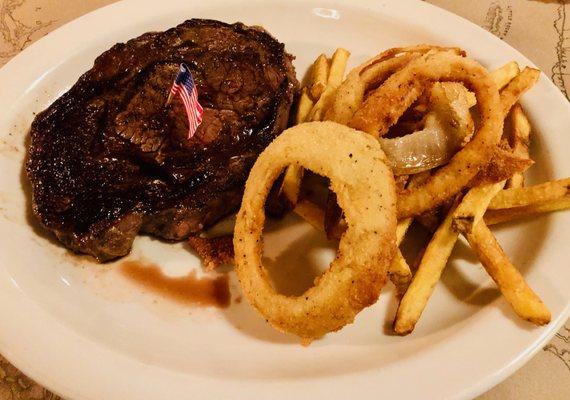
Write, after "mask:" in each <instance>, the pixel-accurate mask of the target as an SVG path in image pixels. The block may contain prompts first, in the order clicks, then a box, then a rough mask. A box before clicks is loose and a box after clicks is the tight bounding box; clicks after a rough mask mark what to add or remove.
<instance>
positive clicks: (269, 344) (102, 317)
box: [0, 0, 570, 400]
mask: <svg viewBox="0 0 570 400" xmlns="http://www.w3.org/2000/svg"><path fill="white" fill-rule="evenodd" d="M192 17H208V18H215V19H220V20H224V21H228V22H233V21H243V22H245V23H248V24H260V25H263V26H264V27H266V28H267V29H268V30H269V31H270V32H272V33H273V34H274V35H275V36H276V37H277V38H278V39H279V40H281V41H283V42H285V43H286V46H287V50H288V51H290V52H291V53H292V54H294V55H296V57H297V59H296V61H295V65H296V68H297V71H298V74H299V75H300V76H302V75H303V74H304V72H305V71H306V69H307V67H308V65H309V63H310V61H311V60H313V59H314V57H315V56H316V55H318V54H319V53H321V52H327V53H330V52H331V51H332V50H333V49H335V48H336V47H338V46H343V47H346V48H348V49H350V50H351V51H352V53H353V57H352V58H351V64H352V65H354V64H356V63H360V62H361V61H363V60H364V59H366V58H367V57H369V56H371V55H373V54H375V53H377V52H378V51H379V50H381V49H384V48H387V47H390V46H396V45H404V44H415V43H424V42H429V43H436V44H442V45H454V46H461V47H463V48H465V49H467V50H468V52H469V53H470V54H471V55H472V56H474V57H475V58H477V59H479V60H481V62H483V63H484V64H485V65H487V66H488V67H490V68H495V67H498V66H500V65H502V64H503V63H504V62H506V61H508V60H511V59H515V60H517V61H519V62H520V63H521V64H523V65H529V64H530V62H529V60H527V59H526V58H524V57H523V56H522V55H521V54H519V53H518V52H517V51H515V50H513V49H512V48H510V47H509V46H507V45H506V44H505V43H503V42H501V41H500V40H498V39H497V38H495V37H493V36H492V35H490V34H488V33H487V32H485V31H483V30H481V29H479V28H478V27H476V26H474V25H472V24H470V23H469V22H466V21H465V20H463V19H461V18H459V17H456V16H454V15H451V14H448V13H447V12H444V11H442V10H439V9H437V8H435V7H433V6H430V5H428V4H425V3H422V2H419V1H417V2H416V1H393V2H392V1H379V0H369V1H360V2H358V4H356V2H351V3H349V2H342V3H341V2H308V1H284V2H270V3H269V2H248V3H244V2H243V1H228V0H225V1H222V0H218V1H211V0H209V1H206V0H203V1H193V2H190V1H188V0H175V1H168V2H165V1H160V2H157V1H154V0H144V1H143V0H127V1H123V2H120V3H117V4H114V5H112V6H109V7H106V8H103V9H101V10H98V11H96V12H94V13H91V14H89V15H86V16H84V17H82V18H80V19H78V20H76V21H74V22H72V23H70V24H68V25H66V26H64V27H63V28H60V29H59V30H57V31H55V32H53V33H51V34H50V35H49V36H48V37H46V38H45V39H42V40H40V41H39V42H38V43H36V44H34V45H32V46H31V47H29V48H28V49H27V50H25V51H24V52H22V53H21V54H20V55H19V56H18V57H16V58H15V59H14V60H12V61H11V62H10V63H9V64H8V65H6V66H5V67H4V68H3V69H2V70H1V71H0V87H2V96H1V97H0V109H2V110H3V112H2V115H1V116H0V138H1V142H0V145H1V152H0V170H1V171H2V176H1V178H0V180H1V186H0V201H1V202H2V204H1V206H2V208H1V209H0V215H1V216H0V218H1V220H0V235H1V240H0V254H2V257H1V261H0V321H2V324H1V326H0V352H1V353H2V354H4V355H5V356H6V357H7V358H8V359H9V360H10V361H11V362H13V363H14V364H15V365H16V366H17V367H19V368H20V369H22V370H23V371H24V372H26V373H27V374H29V375H30V376H31V377H32V378H34V379H36V380H37V381H39V382H40V383H42V384H44V385H46V386H47V387H48V388H50V389H52V390H54V391H56V392H58V393H61V394H63V395H65V396H66V397H68V398H73V399H97V400H99V399H160V398H165V399H172V398H187V399H190V398H212V399H213V398H216V399H217V398H236V397H238V398H245V397H246V396H248V397H249V396H255V397H256V398H273V399H283V398H292V397H295V398H309V397H311V398H324V396H325V395H326V396H327V398H331V399H336V398H346V397H348V396H349V395H350V394H358V396H359V398H377V397H379V396H380V397H382V396H386V395H388V397H395V396H396V394H397V395H398V397H399V398H402V399H407V398H469V397H472V396H475V395H477V394H479V393H481V392H483V391H485V390H486V389H489V388H490V387H491V386H493V385H494V384H496V383H498V382H499V381H500V380H502V379H504V378H505V377H506V376H508V375H509V374H511V373H512V372H513V371H515V370H516V369H517V368H518V367H520V366H521V365H522V364H523V363H524V362H525V361H527V360H528V359H529V358H530V357H531V356H532V355H533V354H534V353H535V352H536V351H538V350H539V349H540V348H541V346H542V345H543V344H544V343H545V342H546V341H547V340H548V339H549V338H550V337H551V336H552V335H553V334H554V332H555V331H556V330H557V329H558V328H559V326H560V325H561V323H562V322H563V321H564V320H565V319H566V318H567V317H568V313H569V311H570V308H569V297H570V294H569V293H570V290H569V283H570V268H568V257H567V255H566V254H567V250H568V248H567V243H568V240H567V237H568V236H567V235H568V229H567V227H568V226H569V225H570V213H565V214H564V213H561V214H557V215H549V216H545V217H541V218H538V219H536V220H534V221H526V222H521V223H517V224H513V225H510V226H507V227H502V228H500V229H498V230H497V233H498V236H499V240H500V241H501V243H503V244H504V247H505V250H506V251H507V253H508V254H510V255H511V256H512V258H513V260H514V262H515V264H516V265H518V266H520V268H521V269H522V271H523V272H524V274H525V276H526V278H527V279H528V281H529V283H530V284H531V286H532V287H533V288H534V289H536V291H537V292H538V293H540V295H541V296H542V297H543V299H544V300H545V302H546V303H547V304H548V305H549V307H550V308H551V310H552V313H553V321H552V323H551V324H550V325H548V326H547V327H544V328H535V327H533V326H531V325H529V324H526V323H524V322H520V321H519V320H517V319H516V318H515V317H514V314H513V312H512V310H511V309H510V307H509V306H508V304H507V303H506V302H505V300H504V299H503V298H501V297H500V296H499V295H498V292H497V291H496V289H495V288H494V285H493V283H492V282H491V281H490V279H489V278H488V276H486V275H485V274H484V273H483V272H482V269H481V267H479V266H477V265H478V264H477V263H476V262H475V261H474V259H473V257H472V256H471V255H470V252H469V251H468V250H466V246H464V245H460V246H458V251H457V252H456V253H455V257H454V261H453V262H451V264H450V265H449V266H448V267H447V271H446V273H445V276H444V278H443V282H442V283H440V284H439V285H438V287H437V289H436V291H435V294H434V296H433V298H432V300H431V301H430V303H429V305H428V307H427V309H426V311H425V313H424V315H423V316H422V319H421V321H420V323H419V324H418V327H417V329H416V331H415V332H414V333H413V334H412V335H410V336H408V337H405V338H400V337H395V336H390V335H387V334H386V333H385V332H384V329H385V328H384V326H386V325H387V324H389V322H390V320H391V318H392V314H393V312H394V307H395V303H394V300H393V296H392V292H391V288H389V287H388V288H387V289H386V290H385V292H384V293H383V295H382V296H381V299H380V301H379V302H378V303H377V304H376V305H375V306H373V307H371V308H369V309H367V310H366V311H364V312H363V313H362V314H361V315H359V317H358V318H357V320H356V322H355V324H353V325H351V326H349V327H347V328H346V329H344V330H342V331H341V332H340V333H336V334H331V335H328V336H327V337H326V338H325V339H324V340H321V341H317V342H315V343H313V345H311V346H310V347H308V348H307V347H302V346H300V345H299V344H298V343H297V342H296V340H294V339H293V338H291V337H288V336H286V335H282V334H280V333H277V332H275V331H274V330H273V329H271V328H270V327H268V326H267V325H266V324H265V322H264V321H263V320H262V318H260V317H259V316H258V315H257V314H256V313H255V312H253V311H252V310H251V308H250V307H249V306H248V305H247V304H246V302H242V303H241V304H235V303H234V304H233V305H232V306H231V307H230V308H228V309H225V310H218V309H200V308H193V307H188V306H181V305H179V304H176V303H173V302H172V301H170V300H168V299H164V298H162V297H158V296H156V295H155V294H153V293H151V292H145V291H144V290H141V289H140V288H139V287H137V286H135V285H134V284H133V283H132V282H130V281H128V280H126V279H125V278H124V276H122V275H121V274H120V273H119V272H117V271H118V269H116V268H115V269H114V268H113V265H105V266H100V265H96V264H93V263H91V262H89V261H87V260H86V259H85V258H74V257H71V256H69V255H68V253H67V252H66V251H65V250H64V249H63V248H62V247H61V246H59V245H57V244H56V243H54V242H53V241H51V240H50V239H48V236H46V235H44V234H42V232H41V230H39V231H38V230H37V229H36V230H34V229H33V228H32V225H33V221H34V220H33V218H30V217H29V215H28V213H29V211H28V210H29V200H28V198H27V195H26V193H25V190H24V186H25V184H24V182H25V178H24V175H23V172H22V161H23V158H24V153H25V150H24V149H25V147H24V141H25V139H24V138H25V135H26V132H27V129H28V127H29V124H30V123H31V121H32V119H33V116H34V114H33V113H34V112H38V111H40V110H42V109H43V108H44V107H46V106H47V105H49V104H50V103H51V102H52V101H53V100H54V99H55V98H56V97H57V96H59V95H60V94H62V93H63V92H64V91H65V90H66V89H68V88H69V87H70V86H71V85H72V84H73V83H74V82H75V80H76V79H77V78H78V76H79V75H80V74H81V73H82V72H83V71H85V70H87V69H88V68H89V67H90V66H91V65H92V62H93V59H94V58H95V57H96V56H97V55H98V54H100V53H101V52H102V51H104V50H106V49H107V48H109V47H110V46H111V45H112V44H114V43H116V42H120V41H125V40H127V39H129V38H133V37H135V36H137V35H139V34H141V33H143V32H146V31H150V30H157V29H160V30H162V29H165V28H168V27H171V26H174V25H176V24H177V23H179V22H182V21H183V20H184V19H187V18H192ZM523 103H524V106H525V107H526V109H527V110H528V113H529V115H530V117H531V119H532V122H533V126H534V127H535V128H536V135H535V138H534V145H533V149H532V151H533V153H534V156H535V158H536V161H537V163H536V165H535V166H534V167H533V168H532V173H531V177H532V179H533V180H536V181H539V180H544V179H552V178H560V177H563V176H567V175H568V174H569V172H570V160H569V158H568V156H567V149H568V148H569V147H570V137H569V136H568V134H567V133H568V126H570V112H569V111H570V107H569V105H568V103H567V102H566V100H565V99H564V98H563V97H562V95H561V94H560V93H559V91H558V90H557V89H556V87H555V86H554V85H553V84H552V83H551V82H550V81H549V80H548V79H547V78H546V76H542V77H541V79H540V82H539V83H538V85H537V86H536V87H535V88H534V89H533V90H532V92H531V93H529V94H528V95H526V96H525V98H524V101H523ZM31 223H32V225H30V224H31ZM267 242H268V243H267V253H268V255H269V256H270V257H273V258H275V259H276V260H277V264H279V266H280V268H282V269H285V268H292V269H293V270H294V271H293V272H291V273H292V274H293V273H294V274H300V275H304V276H305V278H306V277H307V275H306V273H304V272H305V271H306V267H308V266H315V265H320V266H322V265H323V264H324V261H326V260H328V259H330V257H331V253H330V250H327V249H326V246H324V244H323V243H322V240H321V239H320V236H319V235H318V234H316V233H314V232H313V231H311V229H310V228H309V227H307V226H306V225H304V224H303V223H301V222H300V221H298V220H291V221H289V222H288V223H284V224H281V225H280V226H277V227H275V228H274V229H271V232H270V233H268V239H267ZM143 255H144V257H145V258H146V259H147V260H152V261H155V262H157V263H158V264H159V265H160V266H161V267H162V268H163V269H164V270H165V271H166V273H168V274H171V275H184V274H185V273H187V272H188V270H190V269H199V261H198V260H197V259H196V258H195V257H193V256H192V255H191V254H190V253H189V252H188V251H187V249H185V248H184V247H183V245H182V244H179V245H167V244H163V243H161V242H158V241H153V240H151V239H149V238H138V239H137V240H136V243H135V249H134V251H133V254H132V255H131V256H130V257H129V258H130V259H137V258H139V257H142V256H143ZM277 256H279V258H277ZM285 271H288V270H287V269H285ZM305 281H306V279H305ZM232 289H233V296H234V297H236V296H237V295H238V294H239V290H238V289H237V286H236V285H235V282H233V281H232ZM315 396H319V397H315Z"/></svg>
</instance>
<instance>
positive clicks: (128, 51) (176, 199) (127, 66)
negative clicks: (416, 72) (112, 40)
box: [27, 19, 298, 261]
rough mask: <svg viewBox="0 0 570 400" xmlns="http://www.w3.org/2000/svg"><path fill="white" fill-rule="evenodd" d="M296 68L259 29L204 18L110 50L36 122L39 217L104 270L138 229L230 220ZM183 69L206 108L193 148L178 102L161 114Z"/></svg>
mask: <svg viewBox="0 0 570 400" xmlns="http://www.w3.org/2000/svg"><path fill="white" fill-rule="evenodd" d="M291 59H292V57H291V56H290V55H288V54H287V53H286V52H285V50H284V46H283V44H281V43H279V42H277V41H276V40H275V39H274V38H272V37H271V36H270V35H269V34H268V33H267V32H266V31H264V30H263V29H261V28H258V27H247V26H245V25H243V24H240V23H237V24H233V25H229V24H225V23H222V22H218V21H211V20H199V19H194V20H189V21H186V22H185V23H183V24H181V25H179V26H178V27H176V28H173V29H170V30H168V31H166V32H152V33H146V34H144V35H142V36H140V37H138V38H136V39H133V40H130V41H129V42H127V43H124V44H117V45H115V46H114V47H113V48H111V49H110V50H109V51H107V52H105V53H103V54H102V55H101V56H99V57H98V58H97V59H96V61H95V64H94V66H93V68H92V69H91V70H89V71H88V72H86V73H85V74H84V75H83V76H82V77H81V78H80V79H79V81H78V82H77V83H76V84H75V85H74V86H73V87H72V88H71V89H70V90H69V91H68V92H67V93H65V94H64V95H63V96H61V97H60V98H59V99H58V100H57V101H55V102H54V103H53V104H52V105H51V106H50V107H49V108H48V109H47V110H45V111H43V112H42V113H41V114H39V115H38V116H37V117H36V119H35V121H34V122H33V124H32V129H31V146H30V148H29V153H28V162H27V172H28V177H29V180H30V181H31V184H32V188H33V207H34V212H35V214H36V216H37V217H38V218H39V219H40V221H41V222H42V224H43V225H44V226H45V227H46V228H47V229H48V230H50V231H52V232H53V233H54V234H55V235H56V236H57V237H58V238H59V240H60V241H61V242H63V243H64V244H65V245H66V246H67V247H69V248H70V249H72V250H74V251H77V252H81V253H87V254H91V255H93V256H95V257H96V258H97V259H98V260H99V261H107V260H110V259H113V258H116V257H120V256H123V255H125V254H127V253H128V252H129V251H130V249H131V245H132V242H133V240H134V238H135V236H136V235H137V233H139V232H144V233H149V234H151V235H155V236H158V237H160V238H164V239H168V240H181V239H184V238H186V237H187V236H189V235H190V234H191V233H194V232H197V231H200V230H201V229H203V228H204V227H207V226H208V225H211V224H213V223H215V222H216V221H218V220H219V219H220V218H222V217H224V216H225V215H227V214H229V213H231V212H233V211H235V210H236V209H237V207H238V206H239V204H240V201H241V196H242V193H243V189H244V183H245V180H246V179H247V175H248V173H249V170H250V169H251V167H252V166H253V163H254V162H255V160H256V158H257V156H258V155H259V153H260V152H261V151H263V149H264V148H265V147H266V146H267V145H268V144H269V143H270V142H271V141H272V140H273V139H274V138H275V137H276V136H277V135H279V134H280V133H281V131H282V130H283V129H285V128H286V127H287V122H288V117H289V110H290V107H291V103H292V101H293V97H294V94H295V92H296V91H297V86H298V83H297V80H296V79H295V72H294V69H293V66H292V64H291ZM181 62H185V63H186V64H187V65H188V66H189V68H190V70H191V71H192V74H193V76H194V80H195V82H196V85H197V88H198V93H199V100H200V103H201V104H202V106H203V107H204V116H203V122H202V125H201V126H200V127H199V128H198V130H197V131H196V134H195V136H194V137H193V138H191V139H187V136H188V121H187V117H186V113H185V111H184V108H183V105H182V102H181V101H180V100H179V99H176V100H175V101H173V102H172V103H171V104H170V105H169V106H166V107H165V102H166V99H167V97H168V93H169V90H170V87H171V86H172V82H173V80H174V77H175V76H176V73H177V72H178V68H179V65H180V63H181Z"/></svg>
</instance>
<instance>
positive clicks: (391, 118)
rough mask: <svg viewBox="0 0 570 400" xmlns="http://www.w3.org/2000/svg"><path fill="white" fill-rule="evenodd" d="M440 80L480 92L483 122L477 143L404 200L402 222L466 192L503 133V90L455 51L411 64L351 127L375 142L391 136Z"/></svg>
mask: <svg viewBox="0 0 570 400" xmlns="http://www.w3.org/2000/svg"><path fill="white" fill-rule="evenodd" d="M434 81H459V82H462V83H464V84H465V85H466V86H467V87H468V88H469V89H471V90H472V91H474V92H475V96H476V98H477V104H478V108H479V111H480V114H481V122H480V126H479V127H478V129H477V131H476V132H475V134H474V136H473V139H472V140H471V141H470V142H469V143H468V144H467V145H466V146H465V147H464V148H463V149H461V151H459V152H458V153H456V154H455V155H454V156H453V158H452V159H451V160H450V162H449V163H448V164H447V165H445V166H443V167H442V168H441V169H439V170H438V171H437V172H436V173H435V174H434V175H433V176H432V177H431V178H430V179H429V180H428V181H427V182H426V183H425V184H424V185H423V186H420V187H419V188H414V189H406V190H404V191H403V192H402V193H401V194H400V196H398V218H406V217H411V216H415V215H419V214H421V213H423V212H425V211H428V210H430V209H433V208H435V207H436V206H438V205H439V204H441V203H443V202H444V201H446V200H448V199H450V198H451V197H452V196H453V195H455V194H456V193H458V192H459V191H460V190H462V189H463V188H464V187H465V186H467V184H468V183H469V181H470V180H471V179H473V177H474V176H475V175H476V174H477V172H478V171H479V170H480V169H481V168H482V167H483V166H484V165H485V164H487V163H488V162H489V160H490V158H491V156H492V155H493V152H494V149H495V148H496V146H497V144H498V143H499V141H500V139H501V135H502V132H503V113H502V106H501V101H500V98H499V91H498V89H497V86H496V84H495V82H494V81H493V79H492V78H491V77H490V75H489V74H488V72H487V70H486V69H485V68H483V67H482V66H481V65H480V64H479V63H477V62H476V61H474V60H471V59H468V58H464V57H460V56H457V55H456V54H453V53H452V52H437V53H431V54H430V53H428V54H426V55H425V56H423V57H422V58H419V59H417V60H414V61H411V62H410V63H409V64H408V65H407V66H405V67H404V68H402V69H401V70H400V71H398V72H396V73H395V74H393V75H392V76H391V77H390V78H388V79H387V80H386V81H385V82H384V84H383V85H382V86H380V87H379V88H378V89H376V90H375V91H373V92H372V93H371V94H370V95H369V97H368V98H367V99H366V101H365V102H364V103H363V104H362V106H361V107H360V108H359V109H358V111H356V113H355V114H354V116H353V117H352V119H351V121H350V122H349V126H351V127H353V128H356V129H360V130H363V131H366V132H368V133H370V134H372V135H373V136H374V137H379V136H382V135H383V134H385V133H386V132H387V131H388V128H390V126H391V125H393V124H394V123H395V122H396V121H397V120H398V119H399V118H400V116H401V115H402V114H403V113H404V111H406V109H408V107H410V105H411V104H412V103H413V102H414V101H415V100H416V99H417V98H418V96H419V95H420V94H421V93H422V91H423V90H425V88H426V85H427V84H429V83H431V82H434Z"/></svg>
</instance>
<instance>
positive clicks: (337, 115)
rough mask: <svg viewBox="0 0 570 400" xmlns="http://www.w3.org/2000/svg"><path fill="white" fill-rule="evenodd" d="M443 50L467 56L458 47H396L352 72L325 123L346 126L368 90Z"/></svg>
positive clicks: (340, 89)
mask: <svg viewBox="0 0 570 400" xmlns="http://www.w3.org/2000/svg"><path fill="white" fill-rule="evenodd" d="M444 50H445V51H452V52H454V53H455V54H458V55H465V52H464V51H463V50H461V49H459V48H455V47H439V46H432V45H418V46H410V47H394V48H392V49H388V50H385V51H383V52H382V53H380V54H378V55H377V56H375V57H373V58H371V59H370V60H368V61H366V62H364V63H363V64H361V65H359V66H358V67H355V68H353V69H352V70H351V71H350V72H349V73H348V75H347V76H346V78H345V80H344V81H343V83H342V84H341V85H340V86H339V87H338V89H337V90H336V93H335V94H334V99H333V101H332V102H331V105H330V107H328V109H327V110H326V112H325V117H324V120H327V121H334V122H338V123H339V124H343V125H347V124H348V122H349V121H350V119H351V118H352V116H353V115H354V113H355V112H356V111H357V110H358V108H359V107H360V105H361V104H362V102H363V100H364V94H365V93H366V91H367V90H370V89H371V88H372V87H374V86H377V85H379V84H381V83H382V82H384V81H385V80H386V79H387V78H388V77H389V76H390V75H392V74H394V73H395V72H396V71H398V70H400V69H402V68H403V67H405V66H406V65H407V64H409V63H410V61H412V60H415V59H417V58H419V57H420V56H422V55H424V54H426V53H428V52H430V51H444Z"/></svg>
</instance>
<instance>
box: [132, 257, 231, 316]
mask: <svg viewBox="0 0 570 400" xmlns="http://www.w3.org/2000/svg"><path fill="white" fill-rule="evenodd" d="M121 273H122V274H123V275H124V276H125V277H126V278H128V279H129V280H131V281H133V282H135V283H137V284H138V285H140V286H143V287H144V288H146V289H148V290H150V291H152V292H154V293H157V294H160V295H162V296H164V297H165V298H168V299H171V300H174V301H177V302H179V303H182V304H186V305H199V306H215V307H220V308H226V307H228V306H229V305H230V300H231V296H230V288H229V282H228V277H227V276H219V277H216V278H198V277H197V276H196V271H192V272H191V273H190V274H188V275H186V276H183V277H176V278H173V277H170V276H167V275H165V274H164V273H163V272H162V270H161V269H160V267H158V266H157V265H155V264H149V263H143V262H140V261H127V262H124V263H122V264H121Z"/></svg>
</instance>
